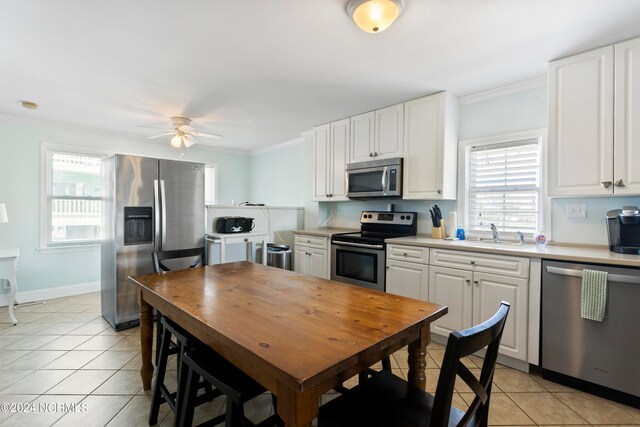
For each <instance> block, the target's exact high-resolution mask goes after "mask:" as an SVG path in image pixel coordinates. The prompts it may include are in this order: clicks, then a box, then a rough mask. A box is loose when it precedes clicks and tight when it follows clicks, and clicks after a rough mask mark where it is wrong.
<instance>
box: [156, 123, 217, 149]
mask: <svg viewBox="0 0 640 427" xmlns="http://www.w3.org/2000/svg"><path fill="white" fill-rule="evenodd" d="M171 122H172V123H173V129H171V130H167V131H166V133H162V134H160V135H154V136H150V137H148V138H149V139H155V138H161V137H163V136H169V135H173V138H171V146H172V147H175V148H182V147H184V148H189V147H191V146H192V145H193V144H197V143H198V142H200V140H199V139H198V138H199V137H203V138H215V139H218V138H222V136H221V135H215V134H213V133H205V132H199V131H197V130H195V129H194V128H192V127H191V119H188V118H186V117H171Z"/></svg>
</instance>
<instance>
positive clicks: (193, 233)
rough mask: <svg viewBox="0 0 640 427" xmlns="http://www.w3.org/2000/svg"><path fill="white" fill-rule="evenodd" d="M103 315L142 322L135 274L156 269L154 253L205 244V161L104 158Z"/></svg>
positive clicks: (115, 322) (118, 322) (121, 324)
mask: <svg viewBox="0 0 640 427" xmlns="http://www.w3.org/2000/svg"><path fill="white" fill-rule="evenodd" d="M102 188H103V202H104V203H103V205H102V207H103V209H102V227H103V228H102V233H103V239H102V268H101V270H102V271H101V288H102V298H101V304H102V316H103V317H104V318H105V319H106V320H107V321H108V322H109V324H111V326H112V327H113V329H115V330H117V331H119V330H122V329H127V328H130V327H133V326H136V325H138V324H139V323H140V320H139V318H138V311H139V310H138V302H137V298H136V290H135V288H134V287H133V285H131V284H129V283H128V281H127V277H128V276H131V275H139V274H147V273H152V272H153V266H152V262H151V253H152V252H153V251H160V250H171V249H184V248H193V247H197V246H203V245H204V234H205V205H204V164H202V163H192V162H182V161H175V160H160V159H152V158H146V157H136V156H125V155H119V154H118V155H115V156H112V157H109V158H107V159H105V160H103V162H102Z"/></svg>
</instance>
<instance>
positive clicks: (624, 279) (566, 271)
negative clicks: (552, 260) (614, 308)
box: [547, 265, 640, 284]
mask: <svg viewBox="0 0 640 427" xmlns="http://www.w3.org/2000/svg"><path fill="white" fill-rule="evenodd" d="M547 273H551V274H559V275H561V276H573V277H582V270H573V269H571V268H560V267H553V266H550V265H548V266H547ZM607 280H608V281H609V282H621V283H636V284H640V276H629V275H626V274H608V275H607Z"/></svg>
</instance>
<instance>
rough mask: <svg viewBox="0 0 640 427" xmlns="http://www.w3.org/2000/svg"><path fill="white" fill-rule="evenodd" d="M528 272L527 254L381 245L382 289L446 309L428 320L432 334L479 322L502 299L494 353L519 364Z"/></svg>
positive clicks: (523, 343)
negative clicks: (503, 318) (503, 316)
mask: <svg viewBox="0 0 640 427" xmlns="http://www.w3.org/2000/svg"><path fill="white" fill-rule="evenodd" d="M416 251H423V252H416ZM402 258H404V259H403V260H400V259H402ZM528 276H529V259H528V258H520V257H512V256H501V255H492V254H486V253H475V252H467V251H451V250H445V249H433V248H431V249H429V248H424V247H417V246H403V245H396V244H389V245H388V246H387V292H389V293H394V294H398V295H402V296H406V297H411V298H416V299H421V300H427V301H430V302H433V303H437V304H442V305H446V306H447V307H448V309H449V311H448V313H447V314H446V315H445V316H443V317H441V318H440V319H438V320H436V321H435V322H433V323H432V324H431V332H432V333H433V334H436V335H441V336H443V337H447V336H448V335H449V334H450V333H451V332H453V331H460V330H463V329H467V328H469V327H471V326H473V325H477V324H479V323H482V322H483V321H485V320H487V319H489V318H490V317H491V316H493V315H494V314H495V312H496V311H497V310H498V307H499V306H500V303H501V302H502V301H507V302H509V303H510V304H511V309H510V311H509V317H508V318H507V323H506V325H505V329H504V332H503V334H502V341H501V344H500V353H501V354H503V355H505V356H509V357H512V358H514V359H518V360H522V361H525V362H526V361H527V343H528V342H527V337H528V317H527V316H528V291H529V278H528Z"/></svg>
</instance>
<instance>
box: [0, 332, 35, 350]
mask: <svg viewBox="0 0 640 427" xmlns="http://www.w3.org/2000/svg"><path fill="white" fill-rule="evenodd" d="M32 336H33V335H0V337H1V338H0V349H3V348H7V347H8V346H9V345H11V344H13V343H15V342H18V341H21V340H23V339H25V338H29V337H32Z"/></svg>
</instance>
